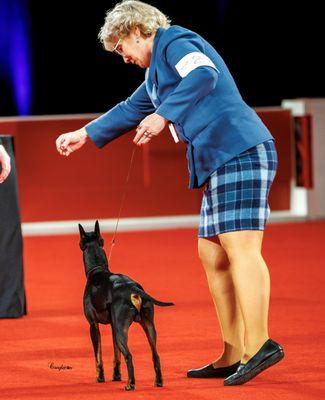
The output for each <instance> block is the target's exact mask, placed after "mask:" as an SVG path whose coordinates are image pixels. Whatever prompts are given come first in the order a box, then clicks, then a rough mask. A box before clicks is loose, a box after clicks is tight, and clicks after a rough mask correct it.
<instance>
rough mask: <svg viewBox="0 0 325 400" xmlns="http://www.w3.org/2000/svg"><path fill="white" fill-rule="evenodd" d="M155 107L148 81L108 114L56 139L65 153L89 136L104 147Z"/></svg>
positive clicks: (79, 144) (79, 145) (70, 151)
mask: <svg viewBox="0 0 325 400" xmlns="http://www.w3.org/2000/svg"><path fill="white" fill-rule="evenodd" d="M154 111H155V108H154V106H153V104H152V102H151V100H150V97H149V95H148V93H147V90H146V87H145V82H144V83H142V85H140V86H139V88H138V89H137V90H136V91H135V92H134V93H133V94H132V95H131V96H130V97H129V98H128V99H127V100H125V101H123V102H121V103H119V104H118V105H116V106H115V107H113V108H112V109H111V110H109V111H108V112H107V113H105V114H103V115H102V116H100V117H99V118H97V119H95V120H94V121H91V122H90V123H89V124H87V125H86V126H85V127H83V128H81V129H78V130H76V131H74V132H68V133H64V134H62V135H60V136H59V137H58V138H57V139H56V148H57V151H58V152H59V153H60V154H61V155H64V156H68V155H70V154H71V153H72V152H74V151H75V150H78V149H80V147H82V146H83V145H84V144H85V143H86V141H87V138H88V136H89V137H90V139H91V140H92V141H93V142H94V143H95V145H96V146H98V147H103V146H105V144H107V143H109V142H110V141H112V140H114V139H116V138H118V137H119V136H121V135H123V134H124V133H126V132H128V131H129V130H131V129H133V128H134V127H135V126H137V125H138V124H139V123H140V121H142V119H143V118H145V117H146V116H147V115H149V114H151V113H153V112H154Z"/></svg>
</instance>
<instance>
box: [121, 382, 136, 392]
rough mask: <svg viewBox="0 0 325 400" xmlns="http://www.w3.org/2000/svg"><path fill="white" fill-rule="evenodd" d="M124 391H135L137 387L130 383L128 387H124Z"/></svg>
mask: <svg viewBox="0 0 325 400" xmlns="http://www.w3.org/2000/svg"><path fill="white" fill-rule="evenodd" d="M124 389H125V390H126V391H130V390H134V389H135V385H134V384H133V383H128V384H127V385H125V386H124Z"/></svg>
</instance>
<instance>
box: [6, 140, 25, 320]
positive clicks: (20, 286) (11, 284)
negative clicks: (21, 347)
mask: <svg viewBox="0 0 325 400" xmlns="http://www.w3.org/2000/svg"><path fill="white" fill-rule="evenodd" d="M0 142H1V144H2V145H3V146H4V147H5V149H6V151H7V153H8V154H9V156H10V158H11V172H10V174H9V176H8V178H7V179H6V180H5V182H3V183H2V184H0V318H17V317H22V316H23V315H26V314H27V312H26V296H25V288H24V271H23V251H22V249H23V242H22V234H21V223H20V212H19V201H18V187H17V178H16V164H15V157H14V142H13V137H12V136H9V135H6V136H2V135H0ZM0 170H1V166H0Z"/></svg>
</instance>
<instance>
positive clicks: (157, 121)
mask: <svg viewBox="0 0 325 400" xmlns="http://www.w3.org/2000/svg"><path fill="white" fill-rule="evenodd" d="M167 123H168V120H167V119H166V118H164V117H162V116H160V115H158V114H155V113H154V114H150V115H148V116H147V117H146V118H144V119H143V120H142V121H141V122H140V124H139V126H138V127H137V134H136V135H135V137H134V139H133V143H135V144H137V145H138V146H141V145H142V144H145V143H148V142H150V140H151V139H152V138H153V137H155V136H158V135H159V133H160V132H161V131H162V130H163V129H164V128H165V126H166V125H167Z"/></svg>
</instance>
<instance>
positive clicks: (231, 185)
mask: <svg viewBox="0 0 325 400" xmlns="http://www.w3.org/2000/svg"><path fill="white" fill-rule="evenodd" d="M277 164H278V159H277V153H276V149H275V145H274V141H273V140H272V139H271V140H267V141H266V142H264V143H261V144H259V145H257V146H255V147H252V148H251V149H248V150H247V151H244V152H243V153H241V154H239V155H238V156H236V157H234V158H233V159H231V160H230V161H228V162H227V163H226V164H224V165H222V166H221V167H219V168H218V169H217V170H216V171H215V172H213V173H212V174H211V175H210V177H209V179H208V181H207V183H206V188H205V190H204V192H203V199H202V206H201V214H200V226H199V232H198V237H211V236H216V235H218V234H220V233H224V232H232V231H242V230H264V226H265V223H266V221H267V219H268V218H269V215H270V207H269V205H268V201H267V200H268V195H269V191H270V187H271V185H272V182H273V180H274V177H275V174H276V168H277Z"/></svg>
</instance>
